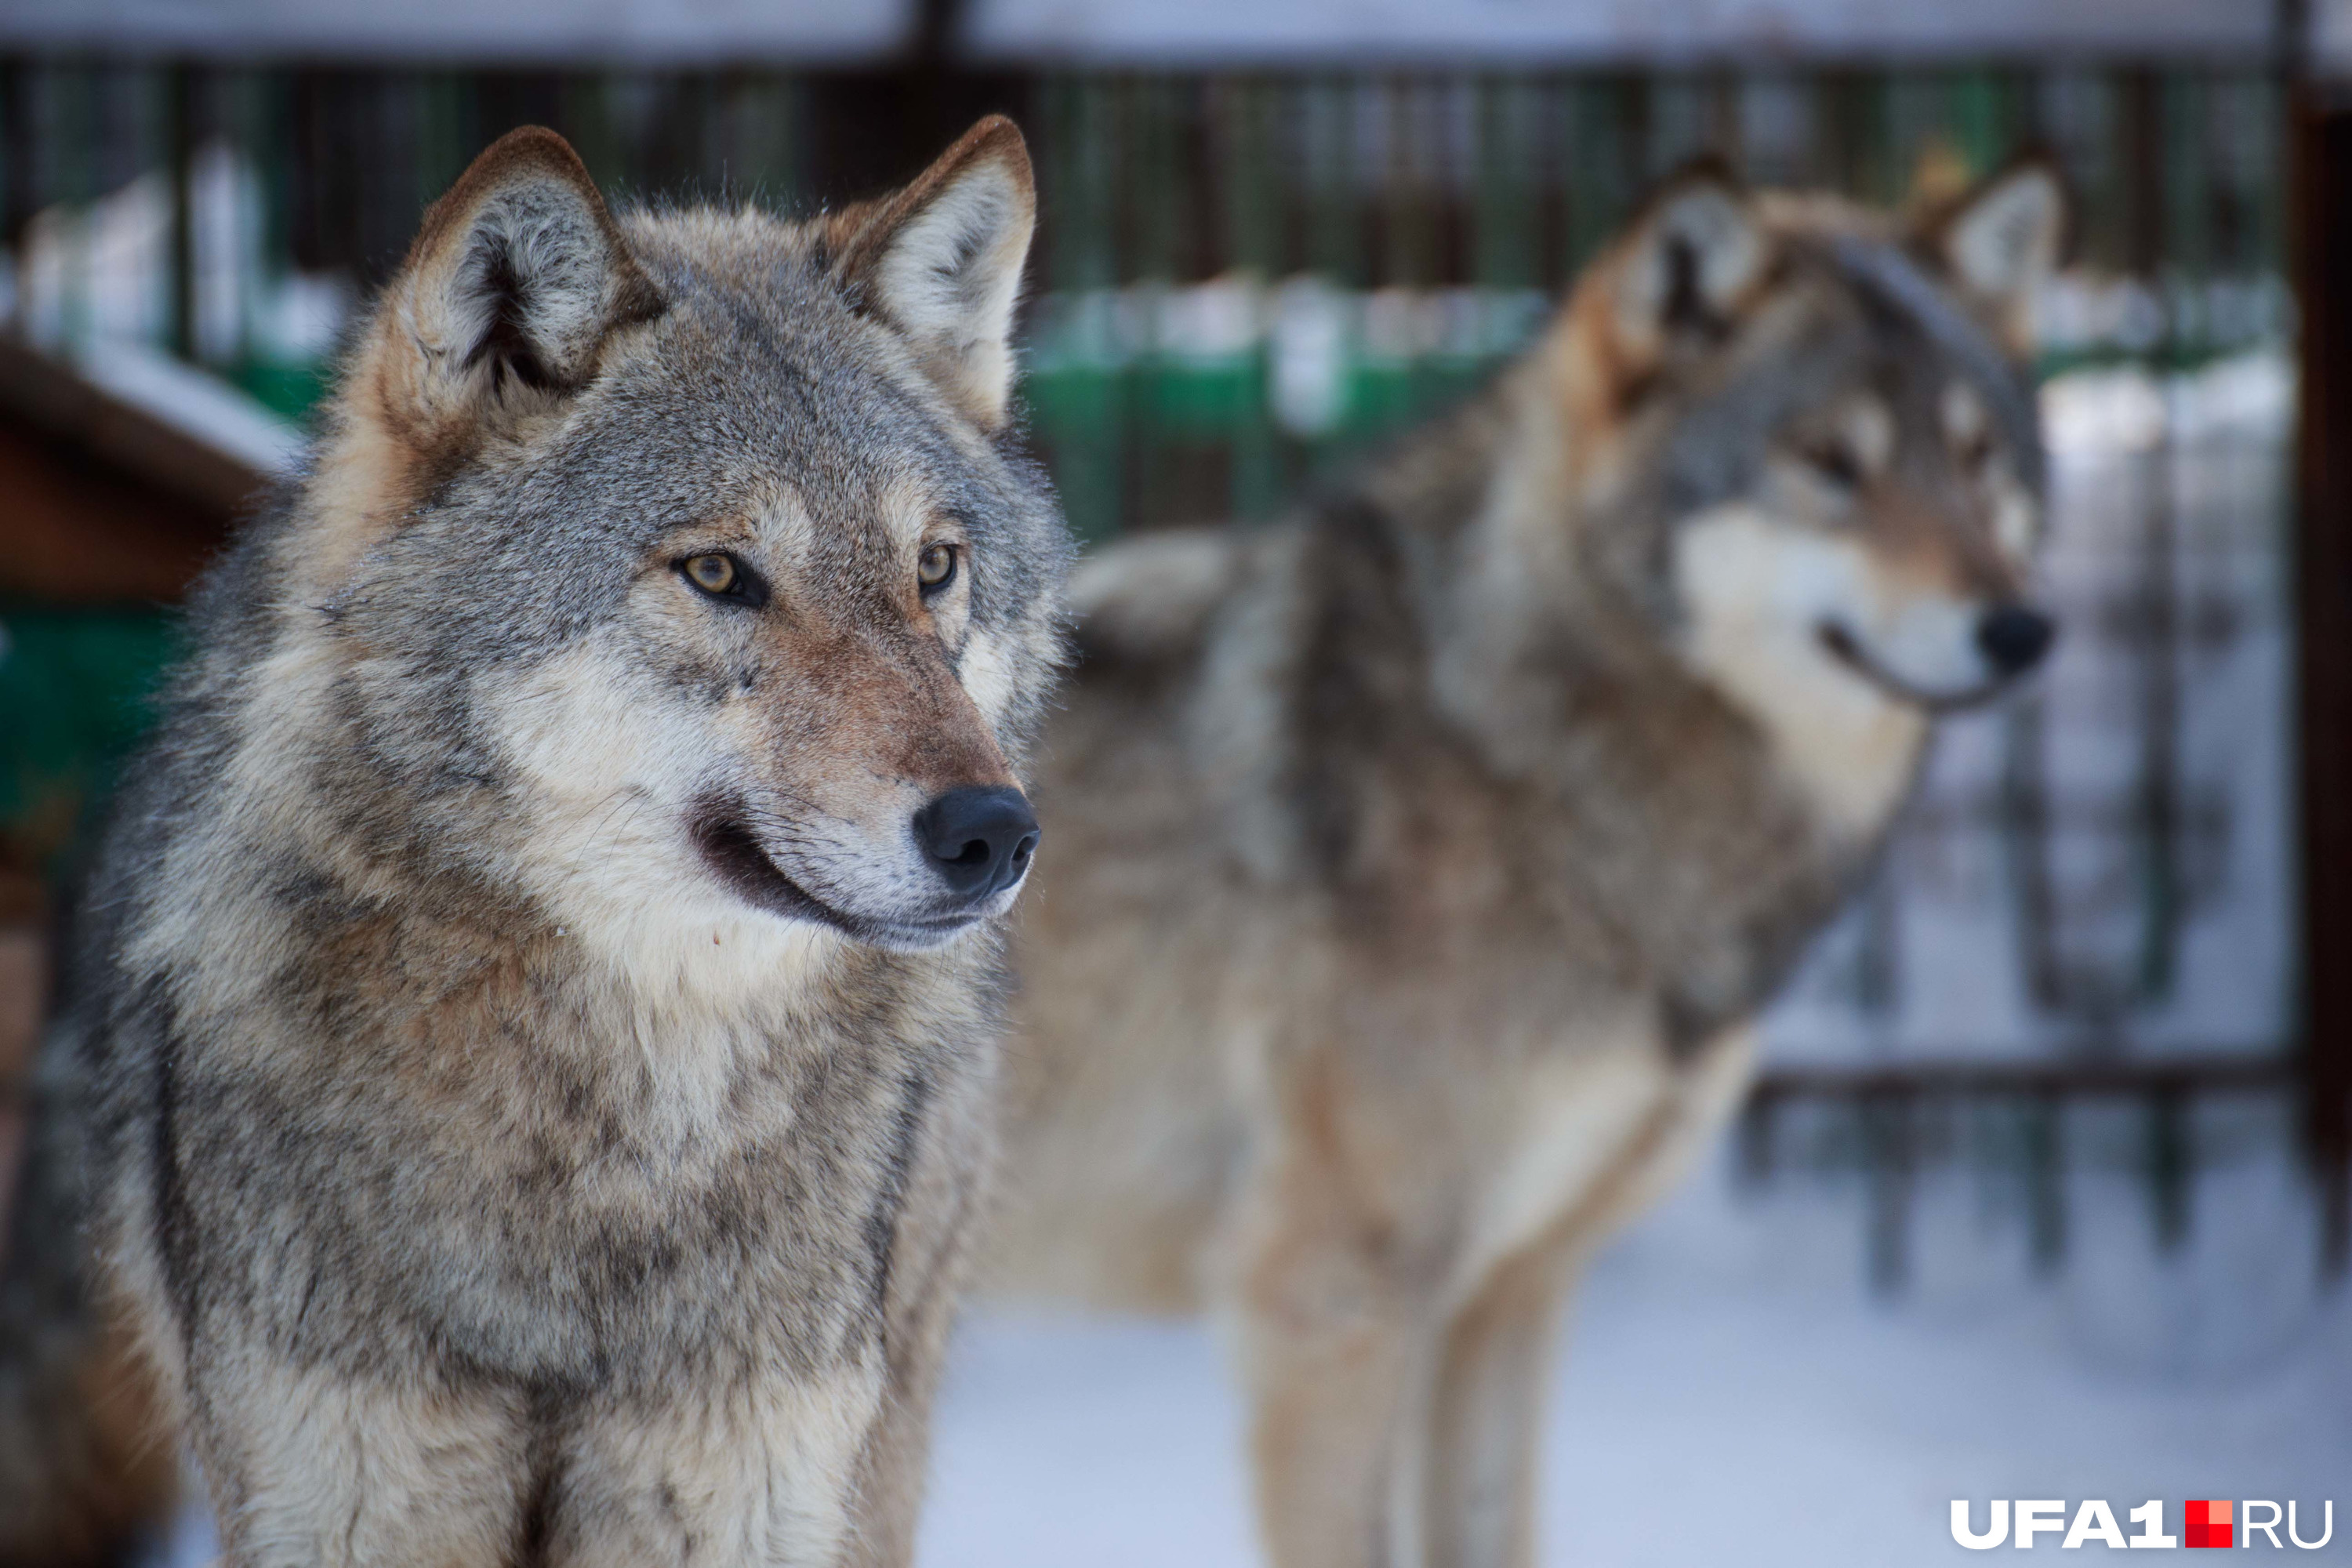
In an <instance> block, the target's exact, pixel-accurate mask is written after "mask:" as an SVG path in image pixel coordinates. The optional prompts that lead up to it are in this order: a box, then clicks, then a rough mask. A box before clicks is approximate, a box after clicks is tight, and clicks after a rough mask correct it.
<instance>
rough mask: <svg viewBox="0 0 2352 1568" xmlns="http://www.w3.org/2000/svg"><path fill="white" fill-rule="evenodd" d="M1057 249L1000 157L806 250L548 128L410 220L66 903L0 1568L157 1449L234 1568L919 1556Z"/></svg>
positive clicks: (21, 1292) (984, 1074)
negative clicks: (608, 194)
mask: <svg viewBox="0 0 2352 1568" xmlns="http://www.w3.org/2000/svg"><path fill="white" fill-rule="evenodd" d="M1033 221H1034V199H1033V192H1032V185H1031V178H1030V171H1029V163H1028V158H1027V154H1026V152H1025V150H1024V146H1023V143H1022V140H1021V136H1020V133H1019V132H1017V131H1016V130H1015V129H1014V128H1013V125H1012V123H1011V122H1010V121H1004V120H1001V119H992V120H989V121H982V123H981V124H980V125H978V126H976V127H974V128H973V130H972V131H971V132H970V133H968V134H967V135H966V136H965V137H964V138H963V139H962V140H961V142H958V143H957V144H956V145H955V146H954V147H953V148H951V149H950V150H949V152H948V153H946V154H945V155H944V156H942V157H941V158H940V160H939V162H938V163H935V164H934V165H933V166H932V167H931V168H930V169H929V171H928V172H926V173H925V174H923V175H922V176H921V177H920V178H919V179H918V180H916V181H915V182H914V183H913V184H911V185H909V186H908V187H906V188H905V189H903V190H901V191H899V192H898V193H896V194H895V195H890V196H887V197H885V198H882V199H880V200H878V201H875V202H871V203H866V204H864V205H858V206H855V207H851V208H848V209H846V210H844V211H841V212H838V213H835V214H833V215H831V216H825V217H822V218H818V219H814V220H811V221H808V222H787V221H783V220H781V219H778V218H775V217H772V216H767V215H765V214H763V213H761V212H759V211H756V210H752V209H748V208H747V209H743V210H738V211H722V210H714V209H708V208H702V209H688V210H681V211H675V212H638V213H622V214H615V213H613V212H610V211H608V210H607V208H606V206H605V205H604V201H603V200H602V198H601V197H600V196H599V195H598V194H597V192H596V189H595V187H594V185H593V184H591V183H590V181H589V179H588V177H587V175H586V174H585V172H584V171H583V168H582V167H581V164H580V162H579V160H578V159H577V158H576V157H575V156H574V155H573V154H572V150H571V149H570V148H569V147H568V146H566V145H565V144H564V143H563V142H562V140H561V139H560V138H559V137H557V136H555V135H554V134H553V133H551V132H546V131H539V130H529V131H520V132H515V133H514V134H512V135H510V136H509V137H507V138H505V139H504V140H502V141H500V142H498V143H497V144H496V145H495V146H493V147H492V148H490V149H489V150H488V152H487V153H484V154H483V155H482V156H481V158H480V159H479V160H478V162H477V163H475V164H474V165H473V167H472V168H471V169H470V170H468V171H467V174H465V175H464V177H463V178H462V179H460V180H459V181H458V183H457V185H456V187H455V188H454V189H452V190H451V191H450V193H449V194H448V195H446V196H445V197H444V198H443V199H442V200H441V201H440V202H439V203H438V204H437V205H436V206H434V208H433V209H432V210H431V211H430V212H429V213H428V214H427V215H426V217H425V224H424V227H423V230H422V232H421V234H420V235H419V237H418V238H417V240H416V242H415V247H414V248H413V249H412V250H411V252H410V254H409V257H408V258H407V261H406V264H405V266H404V269H403V270H402V272H401V274H400V276H399V277H398V278H397V279H395V280H394V282H393V284H392V285H391V286H390V288H389V289H388V290H387V291H386V293H385V294H384V296H383V300H382V301H381V302H380V304H379V305H378V306H377V308H376V310H375V312H374V314H373V318H372V320H371V321H370V323H369V324H368V325H367V327H366V328H365V330H364V331H363V333H362V336H361V337H360V339H359V340H358V342H357V344H356V346H355V348H354V350H353V352H352V358H351V361H350V363H349V365H348V367H347V372H346V374H345V376H344V378H343V381H342V384H341V390H340V392H339V394H338V395H337V398H336V401H335V403H334V405H333V413H332V417H331V420H330V422H329V424H328V426H327V429H326V433H325V434H324V436H323V437H322V439H321V441H320V446H319V449H318V453H317V457H316V459H315V462H314V465H313V467H312V468H311V470H310V473H309V475H308V477H307V478H306V479H304V480H303V481H302V482H301V483H300V485H299V487H298V488H297V489H295V491H294V492H293V493H292V494H291V496H290V497H289V500H287V501H286V502H285V504H284V505H283V506H282V507H281V508H280V509H279V510H278V511H277V513H276V514H275V515H273V516H270V517H268V518H266V519H265V520H263V521H260V522H258V523H257V524H256V525H255V526H254V527H252V528H251V529H250V530H249V531H247V534H246V536H245V537H244V538H243V540H242V541H241V542H239V543H238V544H237V545H236V547H235V548H234V549H233V551H232V552H230V554H229V555H228V556H227V557H226V559H225V560H224V561H223V562H222V563H221V564H220V565H219V566H218V568H217V569H216V570H215V572H214V573H213V574H211V577H210V579H209V581H208V582H207V584H205V586H204V587H203V589H202V590H201V592H200V594H199V595H198V598H197V600H196V603H195V606H194V616H193V634H194V652H193V655H192V657H191V658H190V660H189V662H188V664H187V667H186V668H184V670H183V671H182V672H181V673H180V675H179V676H178V678H177V679H176V681H175V682H174V683H173V687H172V689H171V691H170V693H169V696H168V698H167V700H166V701H165V704H164V711H163V720H162V723H161V727H160V730H159V732H158V735H157V738H156V740H155V742H154V743H153V745H152V748H151V750H150V752H148V754H147V756H146V757H145V759H144V761H143V762H142V763H140V764H139V765H138V766H137V768H136V769H135V770H134V771H133V773H132V775H131V778H130V780H129V782H128V783H127V784H126V786H125V790H124V794H123V795H122V797H121V803H120V806H119V809H118V812H117V816H116V820H115V822H114V825H113V826H112V828H111V830H110V836H109V837H108V839H107V842H106V844H105V846H104V848H103V850H102V854H101V858H100V866H99V869H98V871H97V873H96V876H95V880H94V886H93V887H92V889H91V891H90V895H89V900H88V905H87V912H86V915H85V917H84V921H83V929H82V930H81V931H80V933H79V957H78V959H77V960H76V961H75V964H74V968H73V971H72V973H73V984H71V987H70V996H71V998H72V999H73V1000H72V1001H71V1002H70V1004H69V1008H68V1013H67V1014H66V1016H64V1018H63V1019H62V1022H61V1024H60V1026H59V1028H58V1033H57V1035H56V1037H55V1038H54V1040H53V1042H52V1044H51V1047H50V1048H49V1049H48V1051H47V1056H46V1058H45V1064H44V1067H43V1069H42V1070H43V1075H44V1079H43V1083H42V1085H41V1091H42V1094H43V1096H44V1099H43V1111H42V1118H41V1121H40V1131H39V1134H38V1136H39V1140H40V1148H39V1151H38V1152H37V1154H36V1156H35V1161H34V1167H33V1170H32V1173H31V1183H32V1190H31V1191H29V1192H28V1193H27V1194H26V1199H25V1202H24V1204H23V1205H22V1206H23V1212H24V1215H25V1216H26V1217H25V1219H24V1221H23V1223H22V1224H21V1225H20V1226H19V1236H18V1243H19V1245H18V1247H17V1256H16V1258H15V1260H14V1261H13V1262H12V1264H11V1266H10V1278H9V1280H8V1283H7V1286H6V1289H5V1293H0V1294H4V1295H5V1316H0V1334H5V1338H0V1351H5V1372H0V1561H5V1562H7V1563H64V1562H73V1561H90V1560H95V1559H99V1558H100V1557H102V1556H104V1555H105V1554H107V1553H108V1552H110V1551H113V1550H116V1549H118V1548H119V1547H120V1545H121V1540H122V1536H123V1533H124V1532H125V1531H127V1530H128V1529H129V1528H130V1527H131V1526H132V1525H134V1524H136V1523H137V1522H138V1521H139V1520H140V1518H141V1517H142V1516H152V1513H153V1512H154V1511H155V1510H157V1509H158V1508H159V1507H161V1506H163V1504H164V1503H165V1502H167V1501H168V1499H167V1498H166V1497H165V1496H164V1492H165V1490H166V1488H165V1484H164V1482H163V1478H162V1474H161V1473H160V1472H164V1471H167V1470H168V1467H169V1466H170V1463H171V1459H172V1457H173V1451H174V1444H173V1431H174V1430H175V1429H177V1430H184V1434H185V1436H186V1438H187V1440H188V1444H189V1447H190V1448H191V1449H192V1451H193V1453H194V1456H195V1458H196V1460H197V1462H198V1465H199V1466H200V1468H201V1470H202V1474H203V1477H204V1479H205V1483H206V1484H207V1485H208V1487H209V1489H210V1491H211V1497H212V1502H213V1504H214V1508H215V1515H216V1517H217V1520H218V1522H219V1529H220V1532H221V1538H222V1542H223V1544H224V1546H225V1549H226V1561H227V1562H228V1563H231V1564H236V1565H260V1564H279V1563H284V1564H295V1563H306V1564H307V1563H328V1562H332V1563H400V1564H425V1563H433V1564H448V1565H457V1564H468V1563H479V1564H516V1565H521V1564H593V1563H613V1564H627V1565H630V1568H640V1565H643V1564H646V1563H682V1562H686V1561H688V1560H689V1559H690V1560H692V1561H694V1562H698V1563H875V1564H880V1563H904V1562H905V1561H906V1560H907V1559H908V1554H909V1551H910V1537H911V1532H912V1521H913V1515H914V1509H915V1503H916V1498H917V1492H918V1489H919V1484H920V1481H921V1479H922V1468H923V1463H924V1458H925V1441H924V1430H925V1423H926V1419H927V1412H928V1405H929V1397H930V1392H931V1385H932V1383H933V1379H934V1373H935V1371H936V1368H937V1365H938V1362H939V1358H940V1350H941V1345H942V1340H943V1336H944V1331H945V1328H946V1325H947V1322H948V1320H949V1315H950V1311H951V1309H952V1304H953V1302H954V1300H955V1297H956V1293H957V1289H958V1286H959V1283H960V1280H961V1276H962V1274H963V1272H964V1269H963V1260H964V1258H965V1257H966V1255H967V1251H968V1248H967V1245H966V1244H967V1239H968V1237H969V1236H970V1234H971V1221H972V1219H973V1217H974V1215H975V1214H976V1213H977V1212H978V1205H979V1203H980V1202H981V1194H982V1179H981V1178H982V1173H983V1172H984V1170H985V1167H986V1165H987V1163H988V1158H989V1154H990V1152H991V1148H992V1115H991V1107H992V1102H993V1094H994V1077H995V1062H996V1051H997V1037H998V1031H999V1024H1000V1015H1001V1012H1002V995H1003V990H1004V986H1005V979H1004V971H1003V964H1002V961H1001V955H1000V942H999V939H998V936H997V933H996V929H995V928H996V926H997V923H998V921H999V920H1000V918H1001V917H1002V916H1003V913H1004V911H1005V910H1007V908H1008V907H1009V906H1010V905H1011V904H1012V902H1013V899H1014V897H1015V895H1016V892H1017V890H1018V889H1019V887H1020V885H1021V883H1022V881H1023V880H1024V876H1025V874H1026V871H1027V868H1028V865H1029V858H1030V855H1031V852H1032V850H1033V849H1034V846H1035V843H1036V837H1037V834H1036V825H1035V821H1034V817H1033V816H1031V815H1030V812H1029V808H1028V805H1027V802H1026V800H1025V798H1024V795H1022V794H1021V793H1020V791H1019V790H1018V788H1017V787H1016V785H1015V782H1014V781H1015V777H1016V768H1017V762H1018V759H1019V757H1020V755H1021V752H1022V746H1023V742H1024V736H1025V734H1026V732H1027V731H1028V730H1029V728H1030V726H1031V724H1032V722H1033V721H1034V718H1035V716H1036V714H1037V712H1038V710H1039V707H1040V705H1041V702H1042V700H1043V699H1044V696H1045V690H1046V688H1047V685H1048V682H1049V679H1050V677H1051V675H1052V673H1053V671H1054V668H1055V665H1056V662H1057V658H1058V647H1059V639H1060V636H1061V632H1060V616H1061V609H1060V578H1061V575H1062V570H1063V566H1064V563H1065V558H1066V542H1065V534H1064V531H1063V528H1062V524H1061V521H1060V519H1059V515H1058V513H1057V511H1056V510H1055V506H1054V503H1053V500H1052V498H1051V496H1050V493H1049V490H1048V489H1047V487H1046V486H1045V483H1044V481H1043V479H1041V477H1040V476H1039V474H1038V473H1037V471H1036V470H1035V469H1034V468H1032V467H1031V466H1029V465H1028V464H1026V463H1025V462H1024V461H1021V460H1018V459H1017V458H1014V457H1013V456H1011V455H1010V454H1009V449H1008V448H1007V447H1006V446H1005V444H1004V443H1003V440H1002V439H1001V437H1003V433H1004V428H1005V425H1006V415H1007V399H1008V395H1009V375H1010V370H1011V364H1012V361H1011V359H1010V356H1009V353H1008V349H1007V333H1008V331H1009V329H1010V326H1011V321H1012V313H1013V305H1014V298H1015V293H1016V290H1017V288H1018V283H1019V278H1020V272H1021V268H1022V265H1023V261H1024V256H1025V254H1026V250H1027V247H1028V243H1029V237H1030V233H1031V229H1032V226H1033ZM80 1225H86V1226H87V1229H88V1231H89V1235H90V1237H91V1238H92V1240H93V1241H94V1245H95V1251H96V1255H97V1257H98V1258H99V1260H100V1263H101V1265H102V1268H100V1275H101V1278H100V1279H99V1280H97V1281H94V1282H89V1283H90V1285H91V1287H92V1289H94V1290H96V1291H98V1292H100V1293H101V1294H102V1297H103V1300H102V1301H89V1300H86V1299H85V1293H84V1285H85V1281H84V1280H83V1279H81V1278H80V1277H79V1274H78V1273H77V1272H76V1270H75V1269H74V1268H72V1264H73V1262H74V1259H73V1258H71V1256H70V1253H71V1252H72V1250H73V1248H72V1246H71V1238H72V1237H73V1236H74V1235H75V1230H76V1226H80ZM116 1306H119V1307H120V1308H121V1314H120V1317H121V1321H122V1322H123V1323H124V1324H125V1325H126V1328H125V1330H123V1331H117V1330H115V1329H114V1328H112V1327H110V1321H109V1315H108V1309H109V1308H110V1307H116ZM126 1340H127V1341H128V1342H127V1343H126V1342H125V1341H126ZM141 1363H144V1365H145V1367H146V1368H147V1369H149V1370H147V1371H142V1370H141ZM151 1373H152V1375H151ZM142 1445H143V1447H142Z"/></svg>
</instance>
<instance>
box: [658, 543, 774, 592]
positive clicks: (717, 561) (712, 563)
mask: <svg viewBox="0 0 2352 1568" xmlns="http://www.w3.org/2000/svg"><path fill="white" fill-rule="evenodd" d="M677 569H678V572H679V574H681V575H682V576H684V577H685V578H686V580H687V581H688V582H689V583H691V584H694V585H695V586H696V587H698V588H699V589H701V590H702V591H703V592H704V593H706V594H708V595H710V596H711V597H712V598H714V599H731V600H737V601H740V602H741V603H743V604H748V605H758V604H761V603H764V602H765V601H766V599H767V596H768V595H766V593H765V592H763V590H762V584H761V582H760V579H759V577H758V575H757V574H754V573H753V572H752V570H751V568H750V567H748V566H746V565H744V564H743V563H741V562H740V561H738V560H736V559H735V557H733V556H732V555H730V554H728V553H726V552H724V551H719V550H714V551H712V552H709V554H707V555H689V556H688V557H687V558H686V559H685V560H683V561H681V562H679V563H677Z"/></svg>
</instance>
